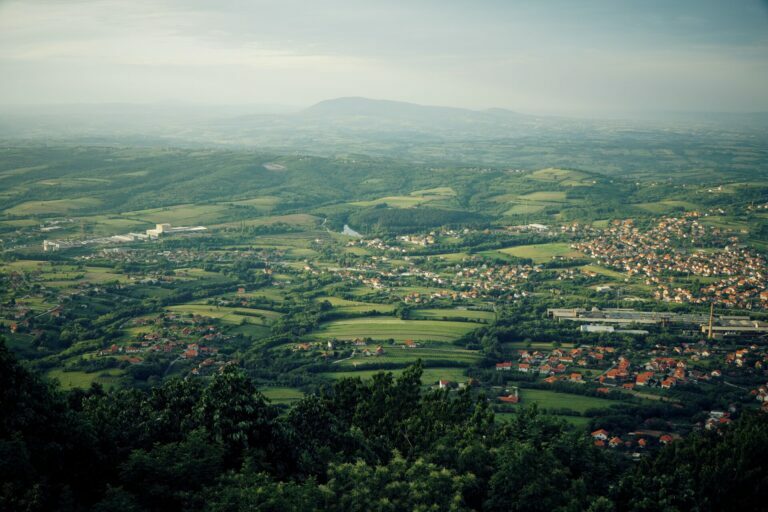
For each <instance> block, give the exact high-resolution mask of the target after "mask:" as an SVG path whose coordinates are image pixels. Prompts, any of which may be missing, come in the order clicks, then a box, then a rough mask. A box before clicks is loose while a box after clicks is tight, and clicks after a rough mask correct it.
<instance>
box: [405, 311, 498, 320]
mask: <svg viewBox="0 0 768 512" xmlns="http://www.w3.org/2000/svg"><path fill="white" fill-rule="evenodd" d="M495 317H496V315H495V314H494V313H493V311H478V310H472V309H461V308H453V309H416V310H413V311H411V315H410V318H412V319H414V320H457V321H460V322H462V321H470V322H480V323H490V322H492V321H493V320H494V318H495ZM465 319H466V320H465Z"/></svg>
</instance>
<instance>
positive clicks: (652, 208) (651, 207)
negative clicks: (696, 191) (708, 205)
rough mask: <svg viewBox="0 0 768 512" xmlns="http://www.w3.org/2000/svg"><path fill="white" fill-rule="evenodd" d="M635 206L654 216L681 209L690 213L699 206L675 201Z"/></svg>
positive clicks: (688, 202)
mask: <svg viewBox="0 0 768 512" xmlns="http://www.w3.org/2000/svg"><path fill="white" fill-rule="evenodd" d="M636 206H637V207H638V208H642V209H643V210H646V211H649V212H651V213H655V214H667V213H672V212H675V211H679V210H681V209H682V210H685V211H692V210H697V209H698V208H699V205H696V204H693V203H691V202H690V201H676V200H672V199H669V200H664V201H657V202H655V203H639V204H637V205H636Z"/></svg>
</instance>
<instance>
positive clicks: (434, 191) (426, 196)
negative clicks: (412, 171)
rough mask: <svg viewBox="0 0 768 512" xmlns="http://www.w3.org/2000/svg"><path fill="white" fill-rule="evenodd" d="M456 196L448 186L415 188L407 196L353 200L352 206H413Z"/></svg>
mask: <svg viewBox="0 0 768 512" xmlns="http://www.w3.org/2000/svg"><path fill="white" fill-rule="evenodd" d="M455 196H456V192H455V191H454V190H453V189H452V188H450V187H437V188H431V189H427V190H416V191H414V192H411V193H410V194H409V195H407V196H387V197H381V198H379V199H374V200H372V201H355V202H352V203H350V204H351V205H352V206H376V205H379V204H386V205H387V206H390V207H393V208H413V207H414V206H419V205H421V204H425V203H430V202H433V201H444V200H449V199H451V198H453V197H455Z"/></svg>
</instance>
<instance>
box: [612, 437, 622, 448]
mask: <svg viewBox="0 0 768 512" xmlns="http://www.w3.org/2000/svg"><path fill="white" fill-rule="evenodd" d="M623 443H624V441H622V440H621V438H620V437H613V438H611V440H610V441H608V446H610V447H611V448H616V447H618V446H621V445H622V444H623Z"/></svg>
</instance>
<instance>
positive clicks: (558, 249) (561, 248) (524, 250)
mask: <svg viewBox="0 0 768 512" xmlns="http://www.w3.org/2000/svg"><path fill="white" fill-rule="evenodd" d="M493 252H500V253H502V254H509V255H511V256H516V257H518V258H529V259H532V260H533V261H534V263H544V262H546V261H549V260H551V259H552V258H556V257H578V256H580V255H581V253H580V252H578V251H575V250H573V249H571V246H570V244H568V243H559V242H558V243H551V244H537V245H519V246H517V247H507V248H506V249H499V250H498V251H491V252H490V254H492V253H493Z"/></svg>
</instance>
